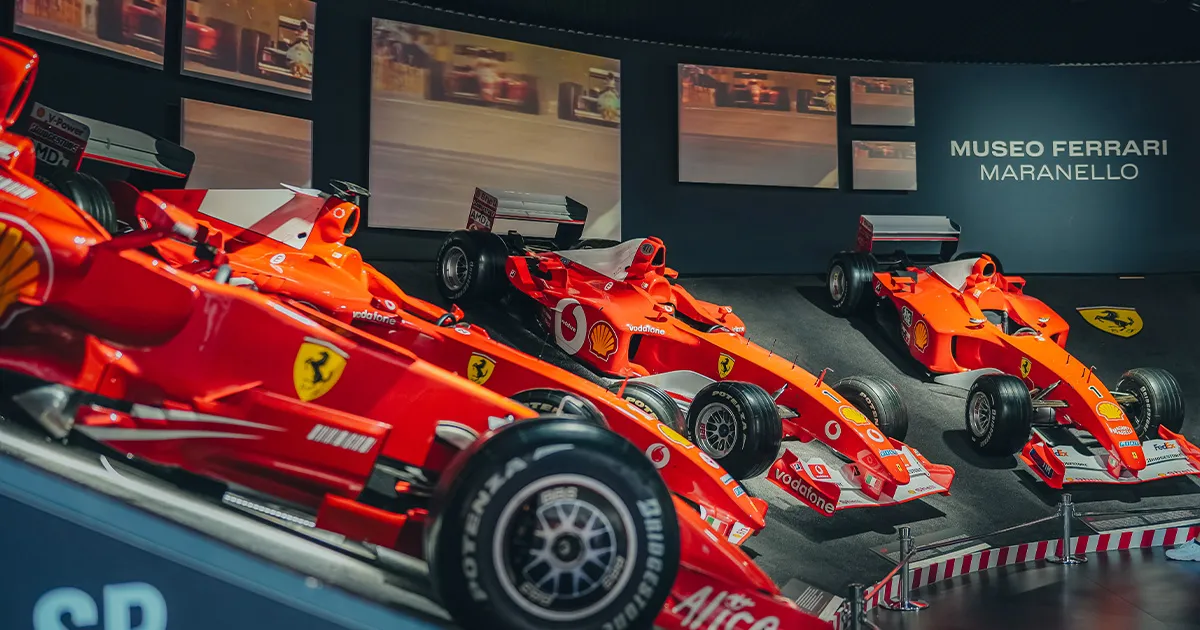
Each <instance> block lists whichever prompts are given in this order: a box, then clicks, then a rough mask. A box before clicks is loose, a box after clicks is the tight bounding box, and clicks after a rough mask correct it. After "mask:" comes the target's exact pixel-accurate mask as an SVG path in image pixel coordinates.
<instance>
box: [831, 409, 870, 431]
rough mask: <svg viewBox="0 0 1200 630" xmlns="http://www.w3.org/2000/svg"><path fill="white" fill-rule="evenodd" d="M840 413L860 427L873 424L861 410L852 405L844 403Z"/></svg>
mask: <svg viewBox="0 0 1200 630" xmlns="http://www.w3.org/2000/svg"><path fill="white" fill-rule="evenodd" d="M838 413H839V414H841V416H842V417H843V418H845V419H846V420H847V421H849V422H853V423H854V424H857V425H858V426H860V427H865V426H867V425H869V424H871V421H870V420H867V417H866V416H864V415H863V413H862V412H861V411H859V410H857V409H855V408H854V407H851V406H850V405H842V406H841V407H839V408H838Z"/></svg>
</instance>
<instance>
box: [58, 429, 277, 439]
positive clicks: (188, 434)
mask: <svg viewBox="0 0 1200 630" xmlns="http://www.w3.org/2000/svg"><path fill="white" fill-rule="evenodd" d="M75 430H76V431H79V432H80V433H82V434H84V435H86V436H88V437H90V438H92V439H93V440H98V441H100V442H163V441H166V440H207V439H221V440H260V439H262V436H258V435H248V434H246V433H225V432H222V431H175V430H171V429H164V430H156V429H126V428H122V427H81V426H76V427H75Z"/></svg>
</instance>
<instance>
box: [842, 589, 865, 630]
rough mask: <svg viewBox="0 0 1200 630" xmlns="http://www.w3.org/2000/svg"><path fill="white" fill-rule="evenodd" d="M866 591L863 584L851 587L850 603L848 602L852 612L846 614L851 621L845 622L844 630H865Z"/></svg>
mask: <svg viewBox="0 0 1200 630" xmlns="http://www.w3.org/2000/svg"><path fill="white" fill-rule="evenodd" d="M865 590H866V589H865V587H864V586H863V585H862V584H851V585H850V601H848V602H847V605H849V606H850V610H849V612H847V614H846V616H847V617H849V619H846V620H844V621H845V624H844V625H843V626H842V627H843V628H846V629H847V630H864V628H863V615H864V614H865V613H866V602H864V601H863V598H864V597H865V593H864V591H865Z"/></svg>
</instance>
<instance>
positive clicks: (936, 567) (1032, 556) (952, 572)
mask: <svg viewBox="0 0 1200 630" xmlns="http://www.w3.org/2000/svg"><path fill="white" fill-rule="evenodd" d="M1198 535H1200V527H1169V528H1164V529H1154V528H1143V529H1132V530H1128V531H1122V532H1113V533H1110V534H1095V535H1090V536H1079V537H1076V538H1072V539H1071V549H1072V553H1077V554H1083V553H1093V552H1104V551H1120V550H1123V549H1149V548H1153V547H1172V546H1175V545H1181V544H1183V543H1186V542H1188V541H1190V540H1194V539H1195V538H1196V537H1197V536H1198ZM1061 555H1062V541H1061V540H1042V541H1039V542H1032V543H1022V544H1020V545H1012V546H1009V547H1001V548H999V549H984V550H982V551H976V552H973V553H968V554H965V555H961V556H953V557H948V558H934V559H932V560H926V561H923V562H915V563H913V565H912V571H911V575H912V583H911V585H910V586H911V588H912V590H913V591H915V590H916V589H918V588H921V587H923V586H929V585H931V584H934V583H935V582H942V581H944V580H949V579H951V578H954V577H958V576H960V575H966V574H968V573H975V572H976V571H986V570H988V569H994V568H996V567H1005V566H1009V565H1013V564H1021V563H1024V562H1036V561H1038V560H1045V559H1046V558H1049V557H1053V556H1061ZM879 586H880V585H879V584H876V585H875V586H872V587H871V588H868V589H867V592H868V593H870V592H871V591H875V594H874V595H873V596H871V597H870V598H869V599H868V600H867V610H870V609H872V608H875V607H877V606H879V604H880V602H884V601H887V600H889V599H891V598H892V597H893V596H895V595H897V594H898V593H899V592H900V576H899V575H896V576H894V577H893V578H892V579H891V580H889V581H888V582H887V583H885V584H883V586H882V588H877V587H879ZM840 604H841V602H837V604H836V605H835V604H832V603H831V604H830V605H829V606H827V607H826V610H827V611H833V610H836V608H837V607H838V606H840ZM832 621H833V625H834V628H835V629H838V628H840V627H841V623H840V622H841V620H840V619H838V618H835V619H833V620H832Z"/></svg>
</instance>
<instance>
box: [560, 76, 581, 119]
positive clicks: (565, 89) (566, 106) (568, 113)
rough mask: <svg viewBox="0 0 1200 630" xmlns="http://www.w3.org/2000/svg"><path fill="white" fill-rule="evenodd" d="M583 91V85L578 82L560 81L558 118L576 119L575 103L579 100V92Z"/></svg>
mask: <svg viewBox="0 0 1200 630" xmlns="http://www.w3.org/2000/svg"><path fill="white" fill-rule="evenodd" d="M582 92H583V86H582V85H580V84H578V83H559V84H558V118H559V120H576V119H577V116H575V103H576V102H577V101H578V100H579V94H580V93H582Z"/></svg>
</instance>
